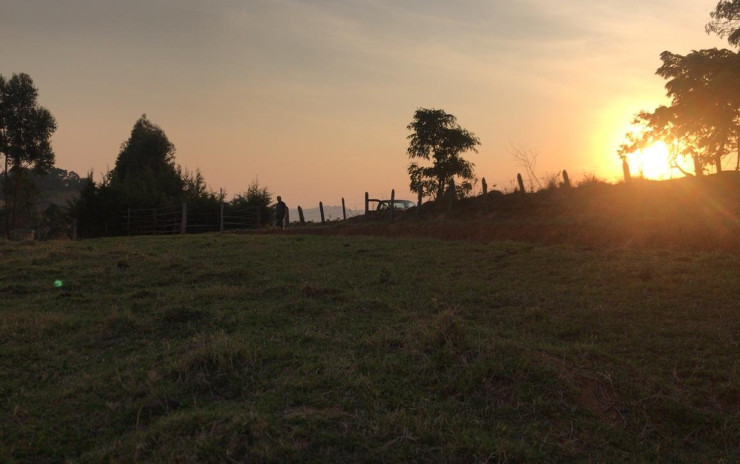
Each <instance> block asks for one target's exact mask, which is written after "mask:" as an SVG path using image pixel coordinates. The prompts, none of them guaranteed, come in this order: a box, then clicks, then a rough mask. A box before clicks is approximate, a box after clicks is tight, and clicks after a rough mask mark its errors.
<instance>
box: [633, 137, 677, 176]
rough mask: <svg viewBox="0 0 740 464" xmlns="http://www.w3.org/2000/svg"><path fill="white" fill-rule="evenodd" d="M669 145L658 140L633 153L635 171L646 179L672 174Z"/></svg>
mask: <svg viewBox="0 0 740 464" xmlns="http://www.w3.org/2000/svg"><path fill="white" fill-rule="evenodd" d="M668 155H669V153H668V145H666V144H665V142H662V141H658V142H655V143H653V144H652V145H650V146H648V147H646V148H644V149H642V150H639V151H637V152H635V153H633V154H632V157H631V158H632V159H633V160H634V163H635V166H634V168H635V171H636V172H638V173H642V176H643V177H644V178H646V179H667V178H669V177H670V176H671V167H670V164H669V162H668Z"/></svg>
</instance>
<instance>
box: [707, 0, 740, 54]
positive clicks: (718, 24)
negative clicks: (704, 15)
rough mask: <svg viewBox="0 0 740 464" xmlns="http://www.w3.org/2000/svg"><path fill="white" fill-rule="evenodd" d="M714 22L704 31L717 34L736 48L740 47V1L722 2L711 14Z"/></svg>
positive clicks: (726, 0)
mask: <svg viewBox="0 0 740 464" xmlns="http://www.w3.org/2000/svg"><path fill="white" fill-rule="evenodd" d="M709 16H710V17H711V18H712V20H711V21H710V22H709V23H707V25H706V26H705V27H704V29H705V30H706V31H707V34H710V33H715V34H717V35H718V36H719V37H721V38H725V37H727V42H728V43H729V44H730V45H733V46H735V47H737V46H740V0H721V1H720V2H718V3H717V6H716V7H714V11H712V12H711V13H709Z"/></svg>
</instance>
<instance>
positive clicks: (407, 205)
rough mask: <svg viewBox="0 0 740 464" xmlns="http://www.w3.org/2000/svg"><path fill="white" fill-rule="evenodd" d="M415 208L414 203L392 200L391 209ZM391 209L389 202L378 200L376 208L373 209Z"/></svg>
mask: <svg viewBox="0 0 740 464" xmlns="http://www.w3.org/2000/svg"><path fill="white" fill-rule="evenodd" d="M414 206H416V203H414V202H413V201H410V200H393V208H394V209H409V208H413V207H414ZM390 208H391V201H390V200H380V201H379V202H378V206H377V207H376V208H375V211H387V210H389V209H390Z"/></svg>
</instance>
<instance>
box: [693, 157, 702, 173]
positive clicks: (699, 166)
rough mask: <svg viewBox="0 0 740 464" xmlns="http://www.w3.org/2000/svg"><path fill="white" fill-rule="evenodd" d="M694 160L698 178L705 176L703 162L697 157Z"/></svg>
mask: <svg viewBox="0 0 740 464" xmlns="http://www.w3.org/2000/svg"><path fill="white" fill-rule="evenodd" d="M693 160H694V172H695V173H696V176H697V177H698V176H703V175H704V166H703V165H702V163H701V161H699V158H697V157H696V156H694V157H693Z"/></svg>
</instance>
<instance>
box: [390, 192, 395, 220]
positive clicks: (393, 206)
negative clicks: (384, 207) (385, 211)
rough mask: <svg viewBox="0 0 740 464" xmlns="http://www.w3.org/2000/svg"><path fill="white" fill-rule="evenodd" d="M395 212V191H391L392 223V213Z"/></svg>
mask: <svg viewBox="0 0 740 464" xmlns="http://www.w3.org/2000/svg"><path fill="white" fill-rule="evenodd" d="M395 211H396V189H393V190H391V221H393V213H394V212H395Z"/></svg>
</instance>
